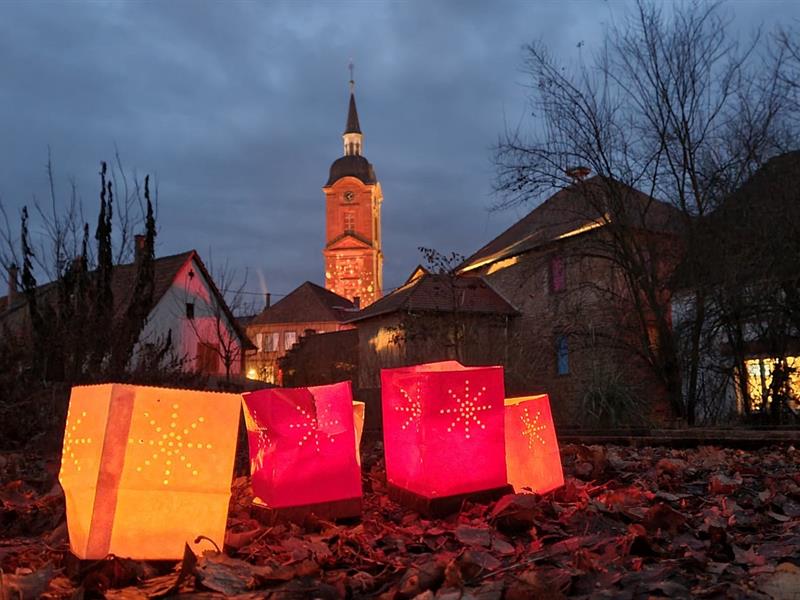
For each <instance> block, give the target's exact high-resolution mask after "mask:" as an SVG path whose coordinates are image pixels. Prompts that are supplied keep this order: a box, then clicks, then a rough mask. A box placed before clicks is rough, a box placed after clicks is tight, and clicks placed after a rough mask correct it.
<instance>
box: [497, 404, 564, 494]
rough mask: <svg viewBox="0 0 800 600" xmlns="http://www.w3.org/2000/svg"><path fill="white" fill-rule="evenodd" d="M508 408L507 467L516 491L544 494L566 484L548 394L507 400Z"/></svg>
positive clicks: (509, 477) (506, 406)
mask: <svg viewBox="0 0 800 600" xmlns="http://www.w3.org/2000/svg"><path fill="white" fill-rule="evenodd" d="M505 408H506V417H505V418H506V464H507V467H508V482H509V483H510V484H511V485H513V486H514V490H515V491H517V492H525V491H533V492H536V493H539V494H544V493H545V492H549V491H550V490H554V489H556V488H557V487H560V486H562V485H564V472H563V470H562V468H561V455H560V454H559V451H558V440H557V439H556V430H555V427H554V426H553V415H552V414H551V413H550V399H549V398H548V397H547V394H544V395H541V396H526V397H522V398H507V399H506V401H505Z"/></svg>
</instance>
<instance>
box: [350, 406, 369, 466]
mask: <svg viewBox="0 0 800 600" xmlns="http://www.w3.org/2000/svg"><path fill="white" fill-rule="evenodd" d="M366 410H367V405H366V404H365V403H364V402H358V401H356V400H353V422H354V424H355V428H356V461H357V462H358V464H359V465H360V464H361V438H362V437H363V435H364V415H365V413H366Z"/></svg>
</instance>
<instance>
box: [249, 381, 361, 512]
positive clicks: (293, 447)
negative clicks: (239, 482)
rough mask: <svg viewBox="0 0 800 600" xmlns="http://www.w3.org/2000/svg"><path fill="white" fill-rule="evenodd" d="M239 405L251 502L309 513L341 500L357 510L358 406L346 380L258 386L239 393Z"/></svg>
mask: <svg viewBox="0 0 800 600" xmlns="http://www.w3.org/2000/svg"><path fill="white" fill-rule="evenodd" d="M359 404H360V403H359ZM244 405H245V412H246V413H247V419H246V424H247V429H248V439H249V445H250V457H251V459H250V469H251V473H252V485H253V494H254V496H255V503H256V504H260V505H263V506H266V507H268V508H270V509H284V508H292V507H306V508H307V509H308V511H309V512H310V511H311V510H312V507H318V505H322V504H327V505H329V506H330V505H331V504H332V503H337V502H340V503H345V504H346V505H347V506H348V507H350V508H349V510H351V511H352V507H353V506H354V505H355V506H356V507H357V512H360V507H361V469H360V468H359V462H358V458H357V454H358V453H357V451H356V443H357V442H358V441H360V440H357V437H356V427H355V419H354V412H355V411H356V410H358V409H357V407H356V406H354V403H353V401H352V392H351V388H350V382H349V381H346V382H343V383H335V384H332V385H323V386H316V387H303V388H272V389H265V390H259V391H257V392H252V393H250V394H244ZM362 422H363V421H362ZM353 501H356V502H355V503H354V502H353ZM334 512H335V511H334ZM295 514H296V513H295ZM326 514H328V515H329V514H330V513H326ZM335 516H350V515H335Z"/></svg>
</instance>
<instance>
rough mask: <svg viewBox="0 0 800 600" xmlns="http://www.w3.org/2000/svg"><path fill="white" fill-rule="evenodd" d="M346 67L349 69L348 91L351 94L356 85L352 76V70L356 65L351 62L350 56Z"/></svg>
mask: <svg viewBox="0 0 800 600" xmlns="http://www.w3.org/2000/svg"><path fill="white" fill-rule="evenodd" d="M347 68H348V69H350V93H351V94H352V93H353V90H354V89H355V87H356V81H355V78H354V76H353V71H354V70H355V68H356V67H355V65H354V64H353V59H352V58H351V59H350V62H349V63H348V65H347Z"/></svg>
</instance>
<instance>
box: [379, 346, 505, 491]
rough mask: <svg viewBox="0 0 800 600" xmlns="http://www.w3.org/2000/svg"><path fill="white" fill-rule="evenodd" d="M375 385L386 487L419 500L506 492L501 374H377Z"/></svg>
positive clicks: (420, 369) (409, 370) (434, 369)
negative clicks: (502, 489)
mask: <svg viewBox="0 0 800 600" xmlns="http://www.w3.org/2000/svg"><path fill="white" fill-rule="evenodd" d="M381 385H382V391H381V397H382V412H383V432H384V449H385V455H386V478H387V480H388V481H389V483H390V484H391V485H393V486H396V487H397V488H400V489H401V490H406V491H409V492H412V493H413V494H417V495H419V496H422V497H424V498H437V497H443V496H455V495H460V494H469V493H473V492H479V491H483V490H490V489H495V488H500V487H503V486H505V485H506V468H505V453H504V450H503V397H504V393H503V369H502V367H464V366H463V365H461V364H460V363H458V362H456V361H445V362H439V363H429V364H424V365H418V366H414V367H404V368H399V369H384V370H382V371H381Z"/></svg>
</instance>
